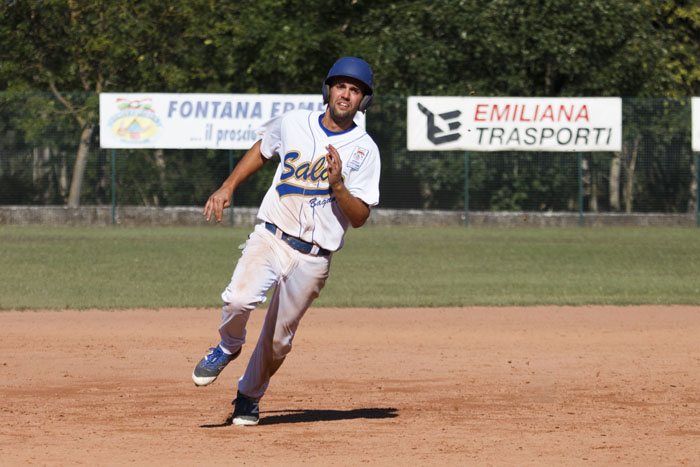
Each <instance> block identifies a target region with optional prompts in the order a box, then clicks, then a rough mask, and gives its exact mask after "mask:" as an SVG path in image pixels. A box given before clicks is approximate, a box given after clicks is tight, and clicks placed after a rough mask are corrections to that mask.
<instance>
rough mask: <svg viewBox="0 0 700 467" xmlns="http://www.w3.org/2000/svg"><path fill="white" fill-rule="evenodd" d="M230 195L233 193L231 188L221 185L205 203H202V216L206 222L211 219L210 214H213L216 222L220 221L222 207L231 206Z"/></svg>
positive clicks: (222, 212) (222, 211)
mask: <svg viewBox="0 0 700 467" xmlns="http://www.w3.org/2000/svg"><path fill="white" fill-rule="evenodd" d="M232 196H233V193H232V192H231V190H229V189H228V188H226V187H221V188H219V189H218V190H216V191H215V192H214V193H213V194H212V195H211V196H210V197H209V199H208V200H207V204H205V205H204V217H206V219H207V222H209V221H210V220H211V215H212V214H214V219H216V222H221V218H222V216H223V214H224V209H226V208H227V207H229V206H231V198H232Z"/></svg>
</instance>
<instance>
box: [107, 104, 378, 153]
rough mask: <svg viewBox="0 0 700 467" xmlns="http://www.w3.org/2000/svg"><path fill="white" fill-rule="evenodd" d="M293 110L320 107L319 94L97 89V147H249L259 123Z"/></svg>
mask: <svg viewBox="0 0 700 467" xmlns="http://www.w3.org/2000/svg"><path fill="white" fill-rule="evenodd" d="M294 109H308V110H318V111H323V110H324V109H325V105H324V104H323V98H322V97H321V95H320V94H309V95H307V94H165V93H135V94H126V93H101V94H100V147H102V148H130V149H134V148H162V149H190V148H191V149H248V148H250V147H251V146H252V145H253V143H255V141H256V140H257V135H256V130H257V129H258V128H259V127H260V125H262V124H263V123H265V122H267V121H268V120H269V119H271V118H273V117H276V116H278V115H281V114H282V113H284V112H287V111H289V110H294ZM355 122H356V123H357V124H358V125H360V126H363V127H364V125H365V115H364V114H363V113H362V112H358V113H357V115H356V117H355Z"/></svg>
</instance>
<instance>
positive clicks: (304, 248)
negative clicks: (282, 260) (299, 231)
mask: <svg viewBox="0 0 700 467" xmlns="http://www.w3.org/2000/svg"><path fill="white" fill-rule="evenodd" d="M265 228H266V229H267V230H269V231H270V232H272V233H273V234H275V237H277V238H279V239H280V240H282V241H284V242H287V244H288V245H289V246H291V247H292V248H294V249H295V250H299V251H301V252H302V253H306V254H309V255H315V256H328V255H330V254H331V252H330V251H328V250H326V249H325V248H321V247H320V246H318V245H314V244H313V243H307V242H305V241H303V240H299V239H298V238H296V237H292V236H291V235H287V234H286V233H284V232H282V230H280V229H279V227H277V226H276V225H275V224H271V223H269V222H265Z"/></svg>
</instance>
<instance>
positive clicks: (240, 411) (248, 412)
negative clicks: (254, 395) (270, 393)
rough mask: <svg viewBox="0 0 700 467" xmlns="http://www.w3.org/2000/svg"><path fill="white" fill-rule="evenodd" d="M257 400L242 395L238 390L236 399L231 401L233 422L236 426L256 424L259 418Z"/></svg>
mask: <svg viewBox="0 0 700 467" xmlns="http://www.w3.org/2000/svg"><path fill="white" fill-rule="evenodd" d="M258 404H259V403H258V401H256V400H255V399H251V398H249V397H246V396H244V395H243V394H241V392H240V391H238V394H237V395H236V400H234V401H233V405H234V406H235V409H234V410H233V416H232V419H233V424H234V425H237V426H253V425H257V424H258V421H259V420H260V407H259V405H258Z"/></svg>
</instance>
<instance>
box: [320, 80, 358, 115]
mask: <svg viewBox="0 0 700 467" xmlns="http://www.w3.org/2000/svg"><path fill="white" fill-rule="evenodd" d="M363 97H364V92H363V84H362V82H360V81H358V80H356V79H354V78H349V77H338V78H335V79H334V80H333V81H331V83H330V92H329V96H328V109H329V110H330V113H331V117H332V118H333V120H335V121H336V122H343V121H347V120H352V119H353V118H355V114H356V113H357V111H358V110H359V108H360V102H362V98H363Z"/></svg>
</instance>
